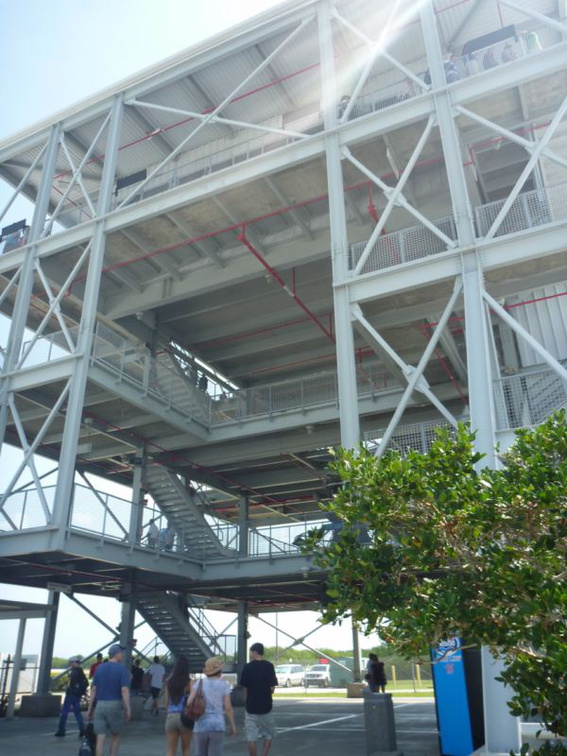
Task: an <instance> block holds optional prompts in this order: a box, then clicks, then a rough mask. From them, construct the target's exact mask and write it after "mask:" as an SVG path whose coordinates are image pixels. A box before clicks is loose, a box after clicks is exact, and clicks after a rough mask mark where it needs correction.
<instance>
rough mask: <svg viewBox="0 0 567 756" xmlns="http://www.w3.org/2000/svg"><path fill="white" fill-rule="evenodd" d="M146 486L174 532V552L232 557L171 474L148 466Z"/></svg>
mask: <svg viewBox="0 0 567 756" xmlns="http://www.w3.org/2000/svg"><path fill="white" fill-rule="evenodd" d="M146 486H147V489H148V491H149V492H150V494H151V496H152V498H153V499H154V501H155V503H156V506H157V507H158V509H159V510H160V511H161V512H162V513H163V514H164V515H165V518H166V519H167V521H168V523H169V524H170V525H171V526H172V527H173V529H174V530H175V532H176V539H177V544H178V548H177V550H178V551H183V552H184V553H186V554H189V555H191V554H193V555H194V556H195V557H196V558H199V559H200V558H204V557H208V558H210V557H211V556H229V555H234V550H231V549H228V548H226V547H225V546H224V545H223V544H222V543H221V541H220V540H219V538H218V536H217V535H216V534H215V532H214V530H213V528H212V527H211V525H210V524H209V523H208V522H207V520H206V519H205V516H204V514H203V512H202V511H201V509H200V507H199V498H198V497H197V496H194V495H192V494H191V493H190V492H189V491H188V490H187V489H186V487H185V486H184V485H183V483H182V481H181V480H180V479H179V478H178V476H177V475H175V473H173V472H171V471H170V470H168V469H167V468H165V467H163V466H162V465H158V464H152V465H148V467H147V469H146Z"/></svg>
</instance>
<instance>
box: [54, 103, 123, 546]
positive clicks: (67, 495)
mask: <svg viewBox="0 0 567 756" xmlns="http://www.w3.org/2000/svg"><path fill="white" fill-rule="evenodd" d="M122 114H123V101H122V95H118V96H116V98H115V100H114V103H113V105H112V112H111V117H110V125H109V132H108V138H107V145H106V157H105V161H104V167H103V171H102V177H101V186H100V194H99V201H98V206H97V216H98V218H99V220H97V222H96V226H95V229H94V233H93V238H92V244H91V251H90V259H89V268H88V273H87V280H86V286H85V295H84V300H83V312H82V317H81V324H80V327H79V333H78V336H77V355H79V359H77V362H76V364H75V366H74V368H73V374H72V377H71V390H70V393H69V400H68V402H67V416H66V420H65V430H64V432H63V441H62V444H61V457H60V465H59V474H58V476H57V488H56V491H55V503H54V507H53V519H52V523H53V524H54V525H56V526H57V528H58V532H57V539H58V541H59V543H60V544H61V545H62V544H63V542H64V539H65V528H66V526H67V524H68V518H69V511H70V506H71V500H72V493H73V482H74V476H75V459H76V456H77V443H78V439H79V430H80V424H81V416H82V410H83V399H84V394H85V388H86V384H87V371H88V368H89V361H90V354H91V350H92V343H93V338H94V328H95V325H96V312H97V303H98V292H99V287H100V277H101V272H102V266H103V262H104V249H105V241H106V237H105V223H106V221H105V220H104V216H105V214H106V213H108V212H109V210H110V203H111V199H112V188H113V183H114V174H115V167H116V159H117V153H118V148H119V146H120V131H121V126H122ZM101 217H102V218H103V219H102V220H101V219H100V218H101Z"/></svg>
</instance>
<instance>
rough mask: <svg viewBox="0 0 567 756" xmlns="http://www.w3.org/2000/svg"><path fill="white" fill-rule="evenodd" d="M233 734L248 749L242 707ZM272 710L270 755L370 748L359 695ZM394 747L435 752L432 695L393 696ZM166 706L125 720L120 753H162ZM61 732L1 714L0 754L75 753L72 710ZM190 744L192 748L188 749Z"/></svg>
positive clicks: (232, 745) (412, 755)
mask: <svg viewBox="0 0 567 756" xmlns="http://www.w3.org/2000/svg"><path fill="white" fill-rule="evenodd" d="M235 714H236V725H237V734H236V736H234V737H230V736H229V735H227V736H226V738H225V745H224V753H225V754H226V756H231V755H232V754H234V755H236V754H242V755H243V756H245V755H246V754H247V747H246V742H245V737H244V710H243V709H242V708H241V707H237V708H236V709H235ZM274 714H275V717H276V724H277V730H278V736H277V739H276V740H275V741H274V745H273V747H272V751H271V754H270V756H314V754H316V753H317V752H322V751H323V750H324V753H325V756H344V755H347V754H348V755H350V754H357V755H360V756H366V754H368V753H369V751H368V750H367V744H366V733H365V728H364V704H363V700H362V699H359V698H354V699H347V698H346V697H345V698H344V699H341V698H327V699H325V698H323V697H321V698H292V697H290V698H287V697H286V698H276V700H275V702H274ZM394 717H395V723H396V736H397V748H398V750H399V751H403V753H404V754H405V756H439V741H438V733H437V728H436V720H435V708H434V704H433V702H432V701H429V700H425V701H424V700H423V699H417V698H416V699H411V698H407V699H395V700H394ZM164 722H165V712H164V711H161V712H160V714H159V716H158V717H151V716H150V715H149V712H144V715H143V719H141V720H136V721H133V722H130V723H129V724H128V725H127V726H126V727H125V729H124V733H123V735H122V741H121V745H120V751H119V756H157V755H158V754H165V735H164ZM67 724H68V729H67V735H66V737H65V738H56V737H54V733H55V730H56V729H57V718H55V717H49V718H39V717H37V718H36V717H14V719H12V720H8V719H0V754H2V756H36V754H41V756H54V755H55V754H56V755H57V756H76V755H77V753H78V751H79V737H78V729H77V724H76V722H75V720H74V718H73V715H72V714H71V715H70V716H69V719H68V722H67ZM193 752H194V751H193V748H192V749H191V753H192V754H193Z"/></svg>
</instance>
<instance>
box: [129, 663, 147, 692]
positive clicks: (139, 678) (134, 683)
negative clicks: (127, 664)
mask: <svg viewBox="0 0 567 756" xmlns="http://www.w3.org/2000/svg"><path fill="white" fill-rule="evenodd" d="M130 673H131V675H132V679H131V681H130V692H131V695H132V696H141V695H142V691H143V688H144V670H143V669H142V667H141V666H140V660H139V659H136V661H135V662H134V664H132V667H131V668H130Z"/></svg>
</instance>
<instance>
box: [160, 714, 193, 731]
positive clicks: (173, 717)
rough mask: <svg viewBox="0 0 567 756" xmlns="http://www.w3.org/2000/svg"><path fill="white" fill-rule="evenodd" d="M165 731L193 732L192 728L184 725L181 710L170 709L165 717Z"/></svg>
mask: <svg viewBox="0 0 567 756" xmlns="http://www.w3.org/2000/svg"><path fill="white" fill-rule="evenodd" d="M165 731H166V732H191V728H189V727H184V726H183V725H182V724H181V712H180V711H168V712H167V717H166V718H165Z"/></svg>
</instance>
